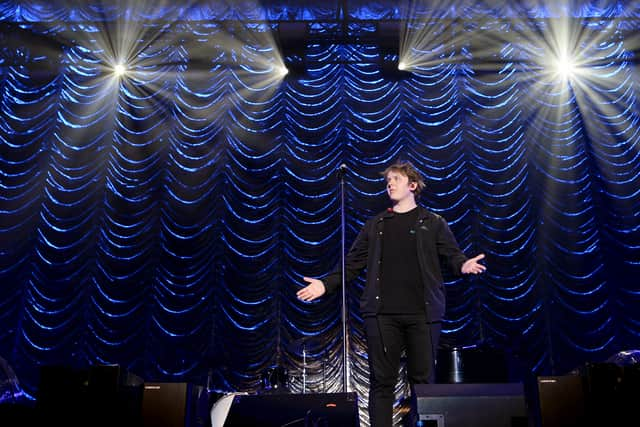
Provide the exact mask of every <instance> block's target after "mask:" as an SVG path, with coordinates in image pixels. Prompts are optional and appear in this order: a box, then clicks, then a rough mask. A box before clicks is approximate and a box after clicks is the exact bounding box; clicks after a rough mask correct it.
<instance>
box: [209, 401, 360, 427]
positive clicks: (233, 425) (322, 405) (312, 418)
mask: <svg viewBox="0 0 640 427" xmlns="http://www.w3.org/2000/svg"><path fill="white" fill-rule="evenodd" d="M285 425H286V426H322V427H359V425H360V421H359V418H358V398H357V396H356V394H355V393H311V394H268V395H236V396H235V397H234V399H233V402H232V404H231V408H230V409H229V413H228V415H227V418H226V421H225V423H224V427H248V426H254V427H258V426H259V427H282V426H285ZM213 427H220V426H213Z"/></svg>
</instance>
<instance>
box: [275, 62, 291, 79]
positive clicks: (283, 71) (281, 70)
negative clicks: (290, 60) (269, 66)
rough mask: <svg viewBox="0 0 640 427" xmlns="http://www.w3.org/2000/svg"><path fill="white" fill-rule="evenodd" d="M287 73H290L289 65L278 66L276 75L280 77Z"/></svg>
mask: <svg viewBox="0 0 640 427" xmlns="http://www.w3.org/2000/svg"><path fill="white" fill-rule="evenodd" d="M287 74H289V69H288V68H287V67H285V66H284V65H280V66H277V67H276V75H277V76H278V77H279V78H283V77H284V76H286V75H287Z"/></svg>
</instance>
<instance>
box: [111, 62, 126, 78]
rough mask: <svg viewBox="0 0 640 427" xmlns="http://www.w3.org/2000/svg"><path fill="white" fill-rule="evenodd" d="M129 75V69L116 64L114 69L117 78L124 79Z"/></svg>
mask: <svg viewBox="0 0 640 427" xmlns="http://www.w3.org/2000/svg"><path fill="white" fill-rule="evenodd" d="M126 73H127V67H125V66H124V65H123V64H116V65H115V66H114V67H113V74H115V76H116V77H122V76H124V75H125V74H126Z"/></svg>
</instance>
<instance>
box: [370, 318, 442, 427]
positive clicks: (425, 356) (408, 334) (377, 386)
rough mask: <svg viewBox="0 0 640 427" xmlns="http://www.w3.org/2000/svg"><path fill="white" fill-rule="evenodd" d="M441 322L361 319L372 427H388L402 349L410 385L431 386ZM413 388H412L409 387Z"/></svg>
mask: <svg viewBox="0 0 640 427" xmlns="http://www.w3.org/2000/svg"><path fill="white" fill-rule="evenodd" d="M441 327H442V325H441V324H440V322H436V323H427V319H426V316H425V315H424V314H379V315H377V316H374V317H366V318H365V319H364V328H365V334H366V337H367V347H368V357H369V419H370V422H371V427H391V426H392V424H393V402H394V401H395V393H394V391H395V387H396V384H397V382H398V375H399V370H400V357H401V355H402V350H403V349H406V355H407V376H408V380H409V382H410V384H412V385H413V384H424V383H433V382H434V379H435V354H436V349H437V347H438V339H439V338H440V329H441ZM412 389H413V387H412Z"/></svg>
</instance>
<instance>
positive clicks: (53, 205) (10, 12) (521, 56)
mask: <svg viewBox="0 0 640 427" xmlns="http://www.w3.org/2000/svg"><path fill="white" fill-rule="evenodd" d="M303 3H304V2H296V1H290V2H286V1H282V2H273V4H272V6H267V7H266V8H264V9H260V8H256V7H255V6H256V5H255V4H254V2H246V5H245V6H246V7H242V8H240V7H237V5H236V6H231V5H230V4H231V3H229V2H222V1H220V2H218V1H211V2H196V3H194V4H193V5H192V6H190V7H189V8H184V7H180V6H179V5H177V4H169V3H167V4H162V5H160V6H158V7H155V8H148V9H145V7H143V6H134V5H133V3H132V5H131V6H130V7H129V8H128V9H125V10H123V9H122V8H120V7H118V6H122V4H121V3H120V4H119V3H118V2H114V3H109V2H88V3H82V4H79V3H76V4H75V5H73V6H68V5H65V2H56V1H49V2H41V1H21V2H17V1H1V2H0V21H1V23H2V24H3V25H5V26H4V27H3V28H4V30H3V31H4V33H3V37H5V36H7V35H8V34H7V32H8V31H9V30H8V29H9V28H10V29H13V30H16V28H19V29H21V31H24V34H25V37H26V36H28V35H31V36H33V35H34V34H39V35H40V37H41V38H39V39H37V40H49V41H52V44H51V45H49V46H48V47H47V46H45V47H46V49H45V47H43V49H42V51H39V50H38V51H36V52H34V51H28V50H23V49H22V48H21V47H20V46H8V45H6V46H4V47H3V48H2V55H1V56H2V63H0V148H1V152H0V191H1V194H0V215H1V221H0V241H1V244H0V245H1V246H0V283H1V286H0V356H1V357H2V358H4V359H5V360H7V362H8V363H9V364H10V365H11V366H12V367H13V369H14V370H15V372H16V375H17V376H18V378H19V379H20V383H21V384H22V386H23V387H24V389H25V393H26V394H27V395H28V396H31V397H32V398H33V397H35V392H36V389H37V381H38V372H37V368H38V367H40V366H42V365H52V364H65V365H70V366H75V367H83V366H88V365H91V364H95V363H117V364H120V365H122V366H123V367H125V368H126V369H129V370H131V371H132V372H134V373H136V374H138V375H140V376H142V377H143V378H145V379H146V380H149V381H151V380H165V381H171V380H175V381H193V382H198V383H207V384H208V385H209V386H210V387H213V388H215V389H218V390H226V391H250V392H255V391H260V389H261V375H262V373H263V372H264V371H265V369H267V368H269V367H271V366H274V365H280V366H283V367H285V368H286V369H287V370H288V371H289V375H290V377H291V388H292V390H294V391H302V386H303V385H302V380H301V376H302V369H303V367H306V372H307V374H308V377H307V384H306V387H307V389H306V391H341V389H342V377H341V372H342V350H341V349H342V347H341V346H342V335H341V332H342V330H341V310H340V295H339V294H337V295H335V294H334V295H328V296H326V297H325V298H322V299H320V300H318V301H316V302H313V303H302V302H300V301H298V300H297V299H296V298H295V292H296V291H297V290H298V289H300V287H302V286H303V285H304V282H303V280H302V277H303V276H312V277H322V276H323V275H325V274H327V273H329V272H331V271H333V269H334V268H335V267H336V265H337V264H338V263H339V261H340V248H341V233H340V231H341V230H340V225H341V222H340V217H341V215H340V208H341V205H340V186H339V183H340V181H339V178H338V175H337V174H336V171H337V170H338V167H339V166H340V165H341V164H343V163H344V164H346V165H347V166H348V171H347V174H346V177H345V199H346V217H347V227H346V241H347V246H348V245H349V244H350V242H352V241H353V239H354V238H355V235H356V234H357V232H358V231H359V229H360V227H361V226H362V224H363V223H364V221H365V220H366V219H367V218H369V217H370V216H371V215H373V214H375V213H376V212H378V211H380V210H382V209H385V208H386V207H387V206H388V202H387V198H386V193H385V191H384V180H383V177H382V176H381V175H380V172H381V171H382V170H384V169H385V168H386V167H387V166H388V165H389V164H391V163H392V162H394V161H396V160H409V161H411V162H413V163H414V165H415V166H416V167H417V168H418V169H419V170H420V172H421V173H422V174H423V175H424V176H425V180H426V183H427V188H426V190H425V194H424V196H423V198H422V199H421V203H423V204H424V205H425V206H427V207H428V208H429V209H431V210H433V211H434V212H436V213H438V214H440V215H442V216H443V217H444V218H445V219H446V220H447V221H448V222H449V223H450V225H451V228H452V230H453V232H454V234H455V235H456V237H457V238H458V241H459V243H460V245H461V247H462V248H463V249H464V251H465V252H466V253H467V254H468V255H470V256H471V255H475V254H478V253H481V252H483V253H485V254H486V255H487V258H486V265H487V267H488V271H487V273H486V274H484V275H482V276H478V277H472V278H461V279H456V278H453V277H448V278H447V282H446V287H447V294H448V310H447V315H446V319H445V322H444V325H443V337H442V342H443V344H445V345H474V344H479V343H490V344H491V345H493V346H496V347H498V348H501V349H505V350H506V351H508V352H509V354H510V356H511V357H513V358H514V359H517V360H518V363H520V364H521V365H522V366H523V367H524V369H525V371H526V372H527V373H529V374H549V373H554V374H557V373H564V372H567V371H569V370H571V369H573V368H575V367H577V366H580V365H581V364H583V363H585V362H587V361H598V360H604V359H606V358H607V357H609V356H610V355H611V354H613V353H615V352H617V351H619V350H623V349H627V348H631V347H637V345H638V342H639V341H638V340H639V338H640V314H639V313H640V307H639V304H640V287H639V286H638V281H637V279H636V278H637V277H638V275H639V274H640V261H639V260H640V237H639V236H640V230H639V227H640V191H639V190H638V189H639V188H640V145H639V138H640V134H639V131H638V129H639V126H638V123H639V119H640V115H639V108H638V101H637V96H638V69H637V65H636V63H635V61H637V58H636V57H635V51H636V50H637V46H634V45H633V43H635V41H633V40H630V39H626V38H625V35H626V34H633V32H637V31H638V29H639V28H638V21H637V20H635V19H636V18H637V15H638V11H639V10H640V9H639V8H638V7H633V6H632V4H627V3H628V2H614V3H611V5H610V6H608V7H607V8H601V7H599V6H598V4H599V2H591V3H589V2H583V3H582V4H581V5H580V7H576V8H573V9H572V11H573V12H572V13H573V16H574V17H577V18H575V19H572V20H570V23H571V25H577V26H578V27H579V28H580V29H581V31H582V32H584V33H587V34H592V35H593V36H592V39H596V36H597V39H596V40H597V42H596V43H589V44H585V45H584V46H581V49H582V52H581V55H582V57H584V58H590V59H591V60H592V61H593V63H594V64H595V65H593V66H592V67H591V69H590V72H589V76H588V78H586V79H584V80H583V81H581V82H571V83H567V84H564V85H558V83H557V81H554V80H553V79H550V78H549V76H547V75H546V74H545V70H541V69H540V67H539V66H538V65H537V64H539V63H540V62H542V60H543V59H544V57H545V55H548V51H547V50H545V46H540V45H536V43H535V40H532V39H531V38H529V37H527V36H526V34H527V32H526V31H525V29H524V28H523V25H525V23H524V22H526V19H524V20H522V19H513V20H505V19H502V17H505V16H506V17H515V18H548V17H555V16H557V15H560V14H562V13H564V12H566V11H564V10H563V9H562V7H560V6H557V5H555V3H554V5H548V6H544V5H539V4H537V3H536V5H534V4H533V3H534V2H531V3H532V5H531V6H527V4H526V2H524V3H523V2H518V4H519V6H518V7H515V6H509V5H504V4H503V3H508V2H500V3H501V5H500V6H495V7H488V8H487V7H484V8H481V7H480V6H477V5H476V4H475V2H458V3H457V4H456V5H454V6H455V7H454V6H451V7H449V8H446V9H443V10H439V11H433V10H430V9H429V8H428V7H426V6H425V7H422V8H420V7H417V8H414V9H409V8H404V7H401V6H394V5H393V4H392V3H391V2H387V1H377V2H365V1H357V2H349V4H350V8H349V9H348V10H346V11H342V12H341V13H343V14H346V15H347V16H348V17H349V18H350V19H352V22H351V24H350V25H351V27H350V30H351V31H354V32H358V31H368V28H369V27H368V26H370V25H371V23H370V22H368V21H366V20H375V19H404V18H407V19H408V18H411V17H412V16H408V14H409V13H414V14H416V16H430V17H431V18H430V19H425V20H424V21H420V22H419V23H417V24H415V25H416V26H415V27H414V28H413V30H414V31H423V32H425V33H426V34H445V33H446V34H447V36H446V37H445V36H443V37H442V38H441V41H440V42H439V41H438V38H437V37H436V38H435V39H434V40H436V42H432V43H428V44H425V45H420V44H417V45H415V46H412V48H411V55H412V56H413V57H415V58H429V59H430V60H429V61H428V62H427V61H424V62H423V63H422V65H420V66H419V67H418V68H417V69H415V70H413V72H412V73H411V74H410V75H409V76H406V77H403V78H398V77H397V76H388V75H386V74H384V73H383V69H382V67H381V66H380V63H379V62H377V61H378V60H379V59H380V56H381V52H380V51H379V50H378V49H377V47H375V46H367V45H359V44H357V43H354V44H346V45H345V44H335V45H322V44H312V45H310V46H308V47H307V51H306V53H305V55H306V56H307V58H308V59H309V63H310V64H312V66H311V67H310V69H309V71H308V73H307V74H306V75H304V76H298V77H295V78H287V79H285V80H283V81H280V80H276V81H268V80H265V75H266V74H268V73H270V72H272V71H273V66H274V63H275V62H274V58H275V57H276V52H275V51H274V46H273V44H272V43H270V42H269V40H270V39H269V37H266V36H267V35H269V34H270V32H271V30H273V29H274V25H275V24H274V23H273V22H271V21H277V20H306V21H309V22H312V23H314V22H315V23H316V24H317V25H316V26H315V27H314V31H316V32H317V34H319V35H322V34H323V33H324V32H327V31H330V30H331V28H330V25H329V24H326V25H327V26H323V25H325V24H322V23H321V21H326V20H330V19H336V14H337V13H339V12H340V7H339V6H340V2H315V3H321V4H317V5H312V6H309V5H305V4H303ZM308 3H310V2H308ZM485 6H486V5H485ZM478 16H481V17H483V19H482V20H476V19H473V18H475V17H478ZM434 17H435V18H434ZM496 17H500V18H501V19H497V18H496ZM580 17H585V18H594V17H595V18H598V19H591V20H587V19H584V20H583V19H580ZM453 18H455V19H453ZM627 18H628V19H627ZM358 19H360V20H365V21H357V20H358ZM246 21H250V24H242V23H243V22H246ZM167 22H169V23H170V25H167ZM545 22H546V21H544V20H541V21H536V24H535V25H537V27H536V28H537V29H538V30H539V31H540V32H542V33H544V31H551V28H548V27H547V26H546V25H548V24H546V23H545ZM16 23H19V24H21V27H15V26H11V25H15V24H16ZM123 23H126V24H127V25H130V26H131V27H130V28H129V30H131V31H130V32H126V31H125V27H124V24H123ZM8 24H11V25H9V26H7V25H8ZM234 24H237V25H240V26H242V25H248V26H249V29H246V28H245V29H243V30H236V31H232V30H231V29H232V28H237V25H236V27H234V26H233V25H234ZM132 29H135V30H136V31H135V32H134V31H133V30H132ZM107 30H108V31H107ZM129 30H127V31H129ZM116 34H119V35H123V34H124V35H125V39H126V41H128V42H129V43H130V45H131V46H133V47H134V49H133V50H132V51H131V52H129V54H128V55H129V59H130V60H131V64H132V65H131V66H132V68H133V69H132V70H131V71H133V72H134V74H132V75H130V76H129V77H123V78H121V79H117V78H114V77H113V76H112V74H111V72H110V71H109V70H108V69H107V68H105V61H106V58H109V57H110V56H113V52H112V51H111V50H113V49H116V48H117V46H118V43H119V42H120V41H119V40H118V39H117V37H116V36H115V35H116ZM136 38H139V40H138V41H137V42H131V39H133V40H135V39H136ZM56 43H57V44H56ZM28 45H29V43H27V40H26V39H25V46H28ZM345 58H347V60H345ZM363 284H364V281H363V278H362V277H361V278H359V279H357V280H356V281H355V283H354V284H353V285H352V286H350V287H349V289H348V305H349V316H350V323H349V333H350V341H349V344H350V346H349V362H350V373H351V376H350V378H351V384H350V385H351V387H352V389H354V390H355V391H357V392H358V393H359V395H360V397H361V398H362V401H361V402H360V404H361V406H362V407H363V408H364V406H365V405H366V393H367V385H368V368H367V362H366V345H365V341H364V337H363V333H362V319H361V317H360V313H359V311H358V298H359V295H360V293H361V291H362V286H363ZM302 339H306V340H307V341H306V348H305V350H306V352H305V353H306V360H305V359H303V352H302V347H301V346H300V345H299V344H300V340H302ZM305 362H306V365H305ZM406 393H407V387H406V383H405V381H404V379H402V381H400V383H399V388H398V396H399V397H400V398H401V397H402V396H404V395H406Z"/></svg>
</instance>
